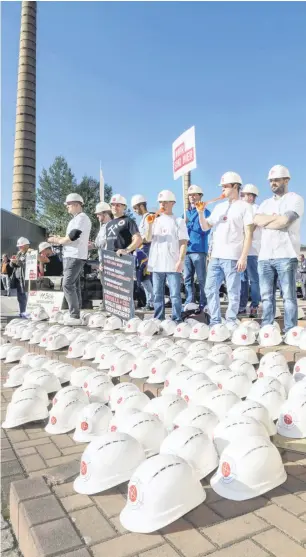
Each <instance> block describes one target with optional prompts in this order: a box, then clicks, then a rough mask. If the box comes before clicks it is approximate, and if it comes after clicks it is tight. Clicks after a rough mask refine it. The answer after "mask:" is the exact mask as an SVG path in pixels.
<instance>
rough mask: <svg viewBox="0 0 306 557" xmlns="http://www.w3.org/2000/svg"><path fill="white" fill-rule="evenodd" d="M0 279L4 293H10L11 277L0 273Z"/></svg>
mask: <svg viewBox="0 0 306 557" xmlns="http://www.w3.org/2000/svg"><path fill="white" fill-rule="evenodd" d="M1 279H2V282H3V287H4V290H5V292H6V295H7V296H9V295H10V289H11V279H10V277H9V276H8V275H1Z"/></svg>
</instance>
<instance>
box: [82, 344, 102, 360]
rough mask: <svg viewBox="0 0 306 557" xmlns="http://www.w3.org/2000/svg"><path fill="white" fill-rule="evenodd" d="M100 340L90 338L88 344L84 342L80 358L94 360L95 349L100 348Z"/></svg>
mask: <svg viewBox="0 0 306 557" xmlns="http://www.w3.org/2000/svg"><path fill="white" fill-rule="evenodd" d="M100 346H101V342H100V341H99V340H91V341H90V342H89V343H88V344H86V346H85V348H84V351H83V356H82V358H81V359H82V360H94V359H95V357H96V353H97V350H98V349H99V348H100Z"/></svg>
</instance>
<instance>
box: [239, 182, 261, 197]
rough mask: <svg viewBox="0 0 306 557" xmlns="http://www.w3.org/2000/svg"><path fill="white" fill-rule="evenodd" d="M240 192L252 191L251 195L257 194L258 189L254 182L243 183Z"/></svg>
mask: <svg viewBox="0 0 306 557" xmlns="http://www.w3.org/2000/svg"><path fill="white" fill-rule="evenodd" d="M241 193H252V194H253V195H259V190H258V188H257V187H256V186H254V184H245V186H244V187H243V190H242V192H241Z"/></svg>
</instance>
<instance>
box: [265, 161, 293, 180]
mask: <svg viewBox="0 0 306 557" xmlns="http://www.w3.org/2000/svg"><path fill="white" fill-rule="evenodd" d="M290 177H291V176H290V172H289V170H288V168H286V166H283V165H282V164H276V165H275V166H272V168H270V170H269V174H268V178H267V180H273V179H274V178H276V179H277V178H290Z"/></svg>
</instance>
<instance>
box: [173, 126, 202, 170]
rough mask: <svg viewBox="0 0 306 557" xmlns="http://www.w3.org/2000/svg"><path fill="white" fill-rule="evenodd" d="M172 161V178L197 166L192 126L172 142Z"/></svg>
mask: <svg viewBox="0 0 306 557" xmlns="http://www.w3.org/2000/svg"><path fill="white" fill-rule="evenodd" d="M172 163H173V177H174V180H177V178H180V177H181V176H184V174H187V172H190V170H193V169H194V168H196V167H197V159H196V145H195V127H194V126H192V128H189V130H186V131H185V132H184V133H182V135H180V137H178V138H177V139H176V140H175V141H174V142H173V143H172Z"/></svg>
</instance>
